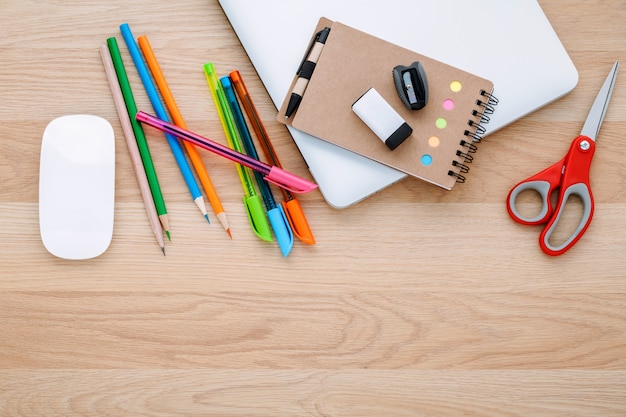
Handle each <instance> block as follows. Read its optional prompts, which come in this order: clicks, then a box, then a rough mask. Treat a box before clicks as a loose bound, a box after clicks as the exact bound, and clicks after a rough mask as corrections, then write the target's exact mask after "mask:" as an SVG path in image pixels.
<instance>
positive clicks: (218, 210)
mask: <svg viewBox="0 0 626 417" xmlns="http://www.w3.org/2000/svg"><path fill="white" fill-rule="evenodd" d="M137 41H138V43H139V48H140V49H141V52H143V56H144V57H145V58H146V62H147V63H148V68H150V72H151V73H152V77H153V78H154V80H155V81H156V84H157V87H158V89H159V91H160V92H161V97H162V98H163V101H165V105H166V107H167V109H168V110H169V112H170V115H171V116H172V119H174V124H175V125H176V126H180V127H182V128H183V129H187V125H186V123H185V120H184V119H183V116H182V114H181V113H180V109H179V108H178V105H177V104H176V100H174V95H173V94H172V91H171V90H170V87H169V85H168V84H167V81H166V80H165V75H164V74H163V71H161V66H160V65H159V62H158V60H157V58H156V55H155V54H154V51H153V50H152V46H151V45H150V41H148V37H147V36H146V35H142V36H140V37H139V38H138V39H137ZM183 145H184V146H185V149H186V150H187V154H188V155H189V158H190V159H191V163H192V165H193V167H194V168H195V170H196V174H197V175H198V178H199V179H200V183H201V184H202V187H203V188H204V191H205V193H206V195H207V198H208V199H209V203H211V207H213V211H214V212H215V215H216V216H217V219H218V220H219V221H220V223H221V224H222V226H223V227H224V229H225V230H226V233H228V236H230V237H231V238H232V235H231V234H230V226H229V225H228V217H227V216H226V212H225V211H224V207H223V206H222V202H221V201H220V199H219V197H218V195H217V192H216V191H215V188H214V187H213V183H212V182H211V178H210V177H209V174H208V173H207V171H206V168H205V167H204V163H203V162H202V158H201V157H200V154H199V153H198V150H197V149H196V147H195V146H194V145H193V144H192V143H189V142H183Z"/></svg>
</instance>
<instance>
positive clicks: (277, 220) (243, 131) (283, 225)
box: [220, 77, 293, 256]
mask: <svg viewBox="0 0 626 417" xmlns="http://www.w3.org/2000/svg"><path fill="white" fill-rule="evenodd" d="M220 82H221V83H222V87H223V88H224V93H225V94H226V100H228V104H229V105H230V109H231V112H232V114H233V117H234V118H235V123H236V125H237V129H238V130H239V136H240V137H241V141H242V142H243V147H244V148H245V150H246V153H247V154H248V155H249V156H251V157H252V158H254V159H256V160H258V159H259V155H258V153H257V151H256V148H255V147H254V142H252V137H251V136H250V131H249V130H248V126H247V125H246V121H245V119H244V117H243V113H242V111H241V107H239V102H237V97H236V96H235V91H234V90H233V86H232V83H231V81H230V78H228V77H222V78H220ZM254 175H255V177H256V182H257V185H258V186H259V191H260V192H261V195H262V196H263V202H264V203H265V208H266V209H267V217H268V218H269V220H270V224H271V225H272V229H273V230H274V234H275V235H276V240H277V241H278V246H279V247H280V251H281V252H282V254H283V256H287V255H289V253H290V252H291V249H292V248H293V231H292V230H291V226H290V225H289V221H288V220H287V216H285V212H284V210H283V208H282V206H280V205H277V204H276V200H274V196H273V195H272V190H270V187H269V184H268V183H267V182H266V181H265V180H264V179H263V176H262V175H261V174H259V173H258V172H256V171H255V172H254Z"/></svg>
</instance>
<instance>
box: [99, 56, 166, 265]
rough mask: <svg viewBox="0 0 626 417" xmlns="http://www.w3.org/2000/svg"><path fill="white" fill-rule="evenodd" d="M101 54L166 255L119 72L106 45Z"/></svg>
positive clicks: (144, 199) (156, 234) (153, 226)
mask: <svg viewBox="0 0 626 417" xmlns="http://www.w3.org/2000/svg"><path fill="white" fill-rule="evenodd" d="M100 56H101V57H102V63H103V64H104V70H105V72H106V76H107V79H108V80H109V87H110V88H111V94H112V95H113V101H114V102H115V108H116V109H117V114H118V117H119V119H120V123H121V125H122V130H123V132H124V137H125V138H126V145H127V146H128V152H129V154H130V159H131V161H132V164H133V170H134V171H135V176H136V177H137V182H138V183H139V190H140V191H141V196H142V198H143V202H144V205H145V206H146V212H147V214H148V220H149V221H150V226H151V227H152V231H153V232H154V236H155V237H156V240H157V243H158V244H159V246H160V247H161V251H162V252H163V255H165V245H164V242H163V229H162V227H161V222H160V220H159V215H158V214H157V210H156V206H155V204H154V200H153V199H152V193H151V192H150V185H149V184H148V177H147V176H146V172H145V170H144V167H143V163H142V161H141V155H140V154H139V148H138V147H137V141H136V140H135V135H134V133H133V128H132V125H131V122H130V117H129V115H128V112H127V110H126V105H125V104H124V97H123V96H122V90H121V88H120V86H119V83H118V80H117V74H116V72H115V67H114V66H113V61H112V59H111V55H110V53H109V48H108V47H107V46H106V45H103V46H102V47H100Z"/></svg>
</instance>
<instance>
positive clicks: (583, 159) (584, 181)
mask: <svg viewBox="0 0 626 417" xmlns="http://www.w3.org/2000/svg"><path fill="white" fill-rule="evenodd" d="M618 67H619V62H616V63H615V64H614V65H613V68H612V69H611V71H610V72H609V75H608V76H607V77H606V80H605V81H604V84H602V87H601V88H600V91H599V92H598V95H597V96H596V99H595V100H594V102H593V105H592V106H591V110H590V111H589V115H588V116H587V120H585V124H584V125H583V128H582V130H581V132H580V135H579V136H578V137H576V138H575V139H574V140H573V142H572V144H571V145H570V149H569V151H568V152H567V154H566V155H565V157H564V158H563V159H561V160H560V161H559V162H557V163H555V164H554V165H552V166H550V167H548V168H547V169H545V170H543V171H541V172H540V173H538V174H536V175H533V176H532V177H530V178H527V179H525V180H524V181H522V182H520V183H519V184H517V185H516V186H515V187H513V189H511V191H510V193H509V195H508V197H507V200H506V207H507V210H508V212H509V215H510V216H511V217H512V218H513V220H515V221H516V222H518V223H521V224H525V225H531V226H532V225H538V224H543V223H545V224H546V225H545V226H544V229H543V230H542V232H541V234H540V236H539V246H540V247H541V249H542V250H543V251H544V252H545V253H546V254H548V255H552V256H556V255H561V254H562V253H564V252H566V251H567V250H568V249H569V248H571V247H572V246H574V244H575V243H576V242H578V240H579V239H580V238H581V237H582V235H583V234H584V233H585V231H586V230H587V228H588V227H589V224H590V223H591V218H592V217H593V209H594V203H593V195H592V193H591V186H590V185H589V169H590V167H591V161H592V158H593V154H594V152H595V149H596V147H595V142H596V137H597V136H598V133H599V131H600V126H601V125H602V121H603V120H604V115H605V113H606V110H607V107H608V105H609V101H610V99H611V93H612V92H613V86H614V84H615V78H616V76H617V68H618ZM557 189H558V190H559V191H558V200H557V204H556V207H555V208H554V210H552V202H551V201H550V198H551V195H552V193H553V192H554V191H556V190H557ZM526 190H532V191H535V192H537V193H538V194H539V195H540V196H541V202H542V207H541V211H540V212H539V214H537V215H536V216H535V217H526V216H524V215H523V214H520V212H519V211H518V210H517V208H516V206H515V203H516V200H517V197H518V196H519V195H520V193H522V192H524V191H526ZM571 196H577V197H578V198H579V199H580V201H581V202H582V206H583V213H582V216H581V218H580V222H579V223H578V225H577V226H576V228H575V230H574V231H573V233H572V234H571V235H570V236H569V237H568V238H567V239H566V240H565V241H564V242H561V243H555V242H551V239H550V238H551V236H552V234H553V232H554V231H555V230H556V229H557V227H558V225H559V221H560V220H561V215H562V214H563V213H564V211H565V206H566V204H567V202H568V201H569V198H570V197H571Z"/></svg>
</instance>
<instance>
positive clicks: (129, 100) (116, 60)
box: [107, 38, 170, 239]
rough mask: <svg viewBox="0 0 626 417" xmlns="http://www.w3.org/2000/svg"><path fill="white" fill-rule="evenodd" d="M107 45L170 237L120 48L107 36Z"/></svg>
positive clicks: (159, 211)
mask: <svg viewBox="0 0 626 417" xmlns="http://www.w3.org/2000/svg"><path fill="white" fill-rule="evenodd" d="M107 45H108V47H109V53H110V54H111V59H112V61H113V66H114V68H115V72H116V74H117V80H118V82H119V86H120V88H121V89H122V95H123V97H124V103H125V104H126V110H127V111H128V116H129V118H130V122H131V126H132V128H133V133H134V134H135V140H136V141H137V147H138V148H139V155H140V156H141V161H142V162H143V168H144V170H145V173H146V176H147V178H148V185H149V186H150V192H151V193H152V199H153V201H154V205H155V207H156V210H157V214H158V215H159V221H160V222H161V225H162V226H163V230H164V231H165V234H166V235H167V238H168V239H170V224H169V216H168V214H167V209H166V207H165V201H164V200H163V193H162V192H161V186H160V185H159V179H158V178H157V174H156V170H155V168H154V163H153V162H152V156H151V154H150V148H149V147H148V141H147V140H146V136H145V134H144V131H143V128H142V127H141V124H139V122H138V121H137V120H135V117H134V116H133V115H135V114H137V105H136V103H135V99H134V97H133V92H132V89H131V87H130V82H129V81H128V75H127V74H126V69H125V67H124V62H123V60H122V55H121V54H120V50H119V47H118V45H117V39H115V38H108V39H107Z"/></svg>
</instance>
